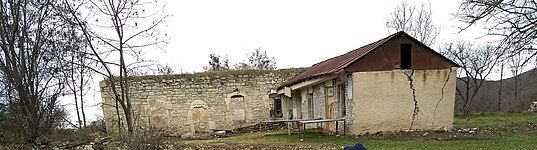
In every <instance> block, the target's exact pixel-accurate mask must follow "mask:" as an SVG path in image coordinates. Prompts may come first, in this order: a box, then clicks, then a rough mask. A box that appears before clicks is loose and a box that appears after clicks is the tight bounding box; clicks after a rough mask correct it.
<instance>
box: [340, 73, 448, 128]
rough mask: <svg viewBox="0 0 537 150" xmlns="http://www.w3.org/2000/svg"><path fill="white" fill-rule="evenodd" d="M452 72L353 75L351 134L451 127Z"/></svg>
mask: <svg viewBox="0 0 537 150" xmlns="http://www.w3.org/2000/svg"><path fill="white" fill-rule="evenodd" d="M455 69H456V68H451V69H439V70H392V71H374V72H356V73H353V75H352V77H353V78H352V81H353V98H352V101H353V103H354V104H353V105H354V106H353V110H352V113H353V114H352V116H354V117H353V118H354V120H353V121H352V122H350V124H351V128H352V129H351V132H352V133H353V134H365V133H376V132H392V131H404V130H447V129H450V128H452V123H453V112H454V101H455V79H456V77H455V75H456V70H455Z"/></svg>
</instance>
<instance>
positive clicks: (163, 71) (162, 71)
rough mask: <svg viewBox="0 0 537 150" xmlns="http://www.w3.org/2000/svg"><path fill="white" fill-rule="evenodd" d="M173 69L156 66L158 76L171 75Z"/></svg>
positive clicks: (165, 66) (166, 66)
mask: <svg viewBox="0 0 537 150" xmlns="http://www.w3.org/2000/svg"><path fill="white" fill-rule="evenodd" d="M173 72H174V71H173V68H172V67H170V66H168V65H157V73H158V74H173Z"/></svg>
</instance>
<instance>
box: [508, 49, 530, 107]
mask: <svg viewBox="0 0 537 150" xmlns="http://www.w3.org/2000/svg"><path fill="white" fill-rule="evenodd" d="M528 56H530V55H528V54H523V53H520V52H517V53H515V54H512V55H510V57H508V58H507V59H506V60H505V61H506V63H507V67H508V68H509V71H510V72H511V75H512V76H513V77H512V79H513V85H512V86H510V87H511V89H510V90H511V91H512V92H513V97H512V98H510V99H509V101H508V109H507V110H508V111H509V112H512V111H513V110H512V108H513V107H512V103H513V102H518V101H519V100H518V99H519V97H520V95H519V92H520V88H521V84H520V77H519V75H520V74H521V73H522V72H523V71H524V69H525V68H526V66H527V65H528V64H529V61H526V60H530V59H528V58H527V57H528Z"/></svg>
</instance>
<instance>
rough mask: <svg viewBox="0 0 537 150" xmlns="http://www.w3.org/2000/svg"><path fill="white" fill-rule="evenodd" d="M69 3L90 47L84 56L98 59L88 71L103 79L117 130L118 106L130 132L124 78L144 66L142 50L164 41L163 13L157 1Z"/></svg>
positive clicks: (119, 121)
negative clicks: (162, 30) (108, 92)
mask: <svg viewBox="0 0 537 150" xmlns="http://www.w3.org/2000/svg"><path fill="white" fill-rule="evenodd" d="M69 6H71V7H70V8H69V12H70V14H71V16H72V17H73V18H74V20H75V24H77V26H78V27H79V29H80V31H81V32H82V33H83V35H84V37H85V40H86V41H87V42H88V48H89V49H90V50H91V53H90V54H91V55H89V56H88V59H91V60H95V61H97V62H98V67H97V68H92V71H95V72H97V73H99V74H101V75H104V76H105V77H106V78H107V79H106V81H107V84H108V86H109V87H110V90H111V92H112V97H113V99H114V102H115V109H116V114H117V124H118V129H119V131H120V133H121V132H122V128H123V127H124V124H122V117H121V113H120V108H121V110H122V113H123V114H122V115H124V120H125V122H126V124H125V125H126V127H127V133H128V134H129V135H131V134H132V133H133V130H134V128H135V127H134V126H135V123H134V120H133V116H134V113H135V112H134V111H133V108H132V102H131V99H130V92H129V81H128V78H127V77H128V76H129V75H130V73H133V72H135V71H136V70H137V69H138V68H139V67H140V66H142V67H143V66H147V65H146V64H144V62H145V61H144V59H143V58H142V52H143V49H145V48H147V47H155V46H156V47H157V48H158V45H159V44H160V43H163V42H165V41H166V40H165V39H162V36H161V35H162V34H161V32H160V31H159V30H158V28H157V27H158V26H159V25H160V24H162V23H163V22H164V20H165V18H167V16H166V15H165V14H164V13H163V8H161V9H159V8H158V7H159V5H158V3H156V2H155V1H149V0H148V1H142V0H103V1H92V0H88V1H71V5H69ZM149 7H151V8H155V7H157V8H156V9H151V10H157V11H149V10H146V9H147V8H149ZM80 8H89V10H81V9H80ZM128 61H131V62H130V63H129V62H128ZM128 137H130V136H127V138H128Z"/></svg>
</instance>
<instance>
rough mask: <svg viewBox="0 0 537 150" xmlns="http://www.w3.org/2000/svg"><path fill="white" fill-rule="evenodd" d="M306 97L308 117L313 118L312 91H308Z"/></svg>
mask: <svg viewBox="0 0 537 150" xmlns="http://www.w3.org/2000/svg"><path fill="white" fill-rule="evenodd" d="M306 99H307V100H308V118H310V119H313V117H314V116H313V113H314V112H313V109H314V107H313V93H308V95H307V97H306Z"/></svg>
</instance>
